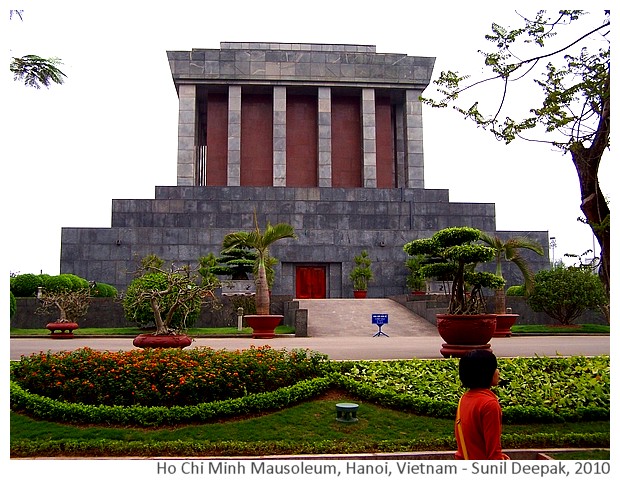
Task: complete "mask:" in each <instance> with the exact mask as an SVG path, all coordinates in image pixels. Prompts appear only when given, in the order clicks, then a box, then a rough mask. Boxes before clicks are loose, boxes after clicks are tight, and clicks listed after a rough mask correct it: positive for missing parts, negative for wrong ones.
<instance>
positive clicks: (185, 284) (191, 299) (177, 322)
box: [123, 255, 217, 348]
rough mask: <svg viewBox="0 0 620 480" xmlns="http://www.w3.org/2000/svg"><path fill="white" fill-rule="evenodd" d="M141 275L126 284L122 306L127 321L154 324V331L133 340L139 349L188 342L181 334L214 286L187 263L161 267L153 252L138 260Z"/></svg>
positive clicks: (198, 312)
mask: <svg viewBox="0 0 620 480" xmlns="http://www.w3.org/2000/svg"><path fill="white" fill-rule="evenodd" d="M140 273H141V275H139V276H138V277H136V278H135V279H134V280H133V281H132V282H131V283H130V284H129V286H128V287H127V292H126V293H125V296H124V298H123V309H124V310H125V316H126V317H127V319H128V320H133V321H135V322H137V323H138V325H140V326H146V325H148V324H152V323H154V324H155V332H154V333H143V334H140V335H138V336H137V337H136V338H134V340H133V345H134V346H136V347H139V348H175V347H176V348H184V347H187V346H189V345H191V343H192V339H191V338H190V337H189V336H188V335H186V334H185V330H186V329H187V327H188V325H189V324H191V323H192V322H194V321H195V320H196V318H197V317H198V316H199V314H200V307H201V305H202V303H203V302H204V301H205V300H207V299H212V298H214V295H213V290H214V289H215V288H216V287H217V284H216V283H212V282H214V281H217V280H214V279H213V278H211V281H205V278H204V277H203V280H202V281H198V280H199V278H198V277H199V276H198V275H196V274H195V272H192V271H191V270H190V267H189V266H187V265H186V266H183V267H176V266H175V265H171V266H170V268H168V269H165V268H164V267H163V261H162V260H161V259H159V258H157V257H156V256H154V255H150V256H148V257H145V259H143V260H142V267H141V271H140Z"/></svg>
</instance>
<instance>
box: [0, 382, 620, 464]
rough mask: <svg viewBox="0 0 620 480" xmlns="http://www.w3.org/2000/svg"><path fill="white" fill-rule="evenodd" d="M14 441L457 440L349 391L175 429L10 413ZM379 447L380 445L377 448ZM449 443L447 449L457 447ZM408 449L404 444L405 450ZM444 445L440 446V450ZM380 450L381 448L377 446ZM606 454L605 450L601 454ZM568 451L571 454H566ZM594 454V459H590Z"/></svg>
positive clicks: (562, 428) (447, 430) (593, 428)
mask: <svg viewBox="0 0 620 480" xmlns="http://www.w3.org/2000/svg"><path fill="white" fill-rule="evenodd" d="M342 401H355V402H358V403H359V405H360V408H359V412H358V418H359V421H358V422H356V423H342V422H338V421H336V412H335V404H336V403H338V402H342ZM10 428H11V430H10V431H11V441H19V440H31V441H46V440H52V441H53V440H63V441H75V442H80V441H93V440H115V441H122V442H171V441H176V440H179V441H192V442H243V443H257V444H260V443H261V442H283V443H289V442H290V443H292V444H300V443H301V444H303V443H314V442H325V441H327V442H335V443H341V442H346V443H347V444H349V445H355V444H356V443H357V444H361V443H363V444H365V445H380V444H381V443H384V442H394V443H403V444H405V443H407V442H408V441H412V440H415V441H421V442H423V443H426V444H428V445H430V446H432V445H435V444H436V445H442V444H443V445H446V444H448V445H450V443H451V442H452V441H453V438H454V430H453V428H454V423H453V420H452V419H438V418H431V417H423V416H418V415H413V414H409V413H405V412H400V411H396V410H390V409H387V408H383V407H381V406H378V405H374V404H372V403H369V402H359V401H357V400H355V399H351V398H350V397H349V396H347V395H346V394H342V396H333V395H330V396H329V398H322V399H316V400H312V401H308V402H304V403H301V404H299V405H296V406H293V407H290V408H286V409H283V410H280V411H277V412H274V413H269V414H264V415H257V416H251V417H248V418H240V419H233V420H228V421H222V422H218V423H209V424H203V425H187V426H179V427H174V428H157V429H144V428H120V427H102V426H88V427H84V426H76V425H69V424H60V423H53V422H49V421H39V420H34V419H31V418H29V417H27V416H24V415H20V414H17V413H14V412H11V419H10ZM609 428H610V427H609V422H606V421H595V422H580V423H568V422H567V423H559V424H528V425H504V428H503V433H504V435H510V434H528V433H533V432H535V433H548V434H567V433H595V432H609ZM375 448H379V447H375ZM453 448H454V447H448V448H447V449H453ZM404 449H405V450H407V449H406V447H405V448H404ZM439 449H441V448H439ZM377 451H380V449H379V450H377ZM603 453H605V452H603ZM607 453H608V452H607ZM568 455H570V454H568ZM587 458H592V457H587Z"/></svg>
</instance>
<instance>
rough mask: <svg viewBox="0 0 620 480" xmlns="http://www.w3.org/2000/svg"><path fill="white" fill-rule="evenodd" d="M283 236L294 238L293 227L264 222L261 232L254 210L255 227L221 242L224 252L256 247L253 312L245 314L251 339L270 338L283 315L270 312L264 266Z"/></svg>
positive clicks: (227, 237)
mask: <svg viewBox="0 0 620 480" xmlns="http://www.w3.org/2000/svg"><path fill="white" fill-rule="evenodd" d="M284 238H293V239H296V238H297V235H295V230H294V229H293V227H292V226H291V225H289V224H287V223H278V224H277V225H271V224H270V223H269V222H267V226H266V227H265V230H264V231H261V230H260V228H259V226H258V220H257V218H256V212H254V230H252V231H250V232H233V233H229V234H228V235H226V236H225V237H224V240H223V242H222V245H223V247H224V250H223V251H224V252H226V251H227V250H228V249H234V248H239V247H245V248H253V249H254V250H256V254H257V258H256V262H257V275H256V277H255V282H256V296H255V299H256V315H246V316H245V319H246V321H247V323H248V325H249V326H250V327H252V337H253V338H273V337H274V336H275V328H276V327H277V326H278V325H279V324H280V322H281V321H282V319H283V318H284V316H283V315H271V312H270V307H271V302H270V298H269V283H268V281H267V265H268V263H269V258H270V257H269V247H270V246H271V245H273V244H274V243H275V242H277V241H278V240H282V239H284Z"/></svg>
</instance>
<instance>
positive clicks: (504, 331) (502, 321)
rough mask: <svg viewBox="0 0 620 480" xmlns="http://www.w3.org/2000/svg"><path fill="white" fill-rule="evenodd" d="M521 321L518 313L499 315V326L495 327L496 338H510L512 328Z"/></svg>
mask: <svg viewBox="0 0 620 480" xmlns="http://www.w3.org/2000/svg"><path fill="white" fill-rule="evenodd" d="M518 319H519V314H517V313H498V314H497V324H496V325H495V333H494V334H493V336H494V337H510V336H511V335H512V330H510V329H511V328H512V326H513V325H514V324H515V322H516V321H517V320H518Z"/></svg>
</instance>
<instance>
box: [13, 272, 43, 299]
mask: <svg viewBox="0 0 620 480" xmlns="http://www.w3.org/2000/svg"><path fill="white" fill-rule="evenodd" d="M10 282H11V292H13V295H15V296H16V297H34V296H35V295H36V293H37V287H42V286H43V283H42V280H41V277H40V276H39V275H35V274H34V273H22V274H20V275H16V276H14V277H11V280H10Z"/></svg>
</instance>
